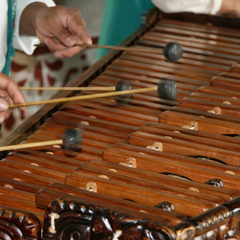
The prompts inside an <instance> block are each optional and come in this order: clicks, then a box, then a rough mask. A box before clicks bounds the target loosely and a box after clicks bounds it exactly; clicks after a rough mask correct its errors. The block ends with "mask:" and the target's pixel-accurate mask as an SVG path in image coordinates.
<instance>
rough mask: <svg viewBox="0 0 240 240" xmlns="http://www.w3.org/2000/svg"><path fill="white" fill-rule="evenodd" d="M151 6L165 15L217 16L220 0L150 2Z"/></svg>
mask: <svg viewBox="0 0 240 240" xmlns="http://www.w3.org/2000/svg"><path fill="white" fill-rule="evenodd" d="M152 2H153V4H154V5H155V6H156V7H157V8H159V9H160V10H162V11H163V12H166V13H176V12H194V13H205V14H212V15H214V14H217V13H218V12H219V10H220V8H221V6H222V0H152Z"/></svg>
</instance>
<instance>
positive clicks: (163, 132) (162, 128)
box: [0, 14, 240, 239]
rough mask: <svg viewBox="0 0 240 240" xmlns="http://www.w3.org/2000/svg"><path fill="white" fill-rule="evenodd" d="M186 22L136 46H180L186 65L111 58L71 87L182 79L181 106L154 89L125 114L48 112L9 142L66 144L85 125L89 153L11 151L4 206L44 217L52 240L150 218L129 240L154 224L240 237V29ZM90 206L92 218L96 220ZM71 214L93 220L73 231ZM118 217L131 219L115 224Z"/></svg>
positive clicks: (92, 102) (94, 102)
mask: <svg viewBox="0 0 240 240" xmlns="http://www.w3.org/2000/svg"><path fill="white" fill-rule="evenodd" d="M185 16H187V19H188V21H183V22H182V21H180V20H176V19H175V15H172V16H171V17H165V16H164V17H163V18H162V19H161V20H160V21H159V22H158V23H156V24H154V25H153V26H152V28H151V30H142V31H141V32H138V34H137V35H136V34H134V35H133V36H132V37H131V38H130V41H128V44H126V42H125V43H124V44H125V45H129V46H132V47H133V48H134V47H136V48H137V47H139V46H141V48H145V47H147V48H156V47H160V48H163V47H164V46H165V45H166V43H167V42H170V41H177V42H179V43H181V44H182V46H183V48H184V55H183V57H182V58H181V59H180V60H179V61H178V62H169V61H166V59H164V57H163V56H162V55H159V54H155V53H140V52H123V53H121V54H120V53H114V52H110V53H109V55H107V56H106V57H105V58H104V59H103V60H102V61H101V62H98V63H97V64H96V65H95V66H93V67H92V68H91V69H89V70H87V72H85V73H84V74H83V75H82V76H81V77H80V78H79V79H76V80H75V81H74V82H73V83H72V84H71V86H73V87H77V86H82V85H89V86H90V87H109V86H115V84H116V82H117V81H118V80H119V79H120V78H129V79H130V80H131V81H132V83H133V87H134V88H137V89H144V88H152V87H153V88H155V87H156V85H157V83H158V81H159V78H162V77H165V78H166V77H167V78H169V77H170V78H174V79H175V80H176V82H177V87H178V91H177V96H176V98H175V99H174V100H167V99H162V98H160V97H159V96H158V93H157V91H151V92H142V93H136V94H133V95H132V97H131V98H130V99H129V101H128V104H125V105H123V104H120V103H118V101H117V99H116V98H112V97H103V98H101V99H88V100H84V101H77V100H75V101H72V102H68V103H65V104H63V103H61V104H60V103H59V104H53V105H48V106H44V107H43V109H42V110H41V111H40V112H39V113H37V114H36V115H35V116H33V117H32V118H31V119H29V120H28V121H27V122H26V123H25V124H26V125H27V126H24V125H23V126H21V127H20V128H19V129H17V130H16V132H15V133H13V134H11V135H10V136H8V137H7V138H6V139H4V140H3V141H1V143H0V145H4V146H5V145H11V144H14V143H15V144H19V145H22V144H25V143H36V142H42V141H46V140H48V141H54V140H57V139H61V136H62V133H63V132H64V131H65V130H67V129H70V128H74V129H77V130H79V131H80V133H81V135H82V139H83V141H82V146H81V149H80V151H79V152H72V151H68V150H65V149H63V148H62V146H61V143H58V144H54V145H50V146H36V147H33V148H24V149H18V150H17V149H16V150H14V151H11V152H9V153H7V152H1V155H2V157H3V159H2V161H1V162H0V173H1V177H0V194H1V198H0V206H4V208H6V207H9V208H10V207H13V205H14V206H15V207H16V208H17V209H18V210H27V211H30V212H31V213H33V214H35V215H36V216H37V217H38V219H39V220H40V222H41V224H43V226H44V227H43V236H44V237H47V238H53V239H54V237H55V238H60V236H72V237H73V235H71V234H73V233H75V232H78V231H79V233H80V232H81V234H83V235H84V236H88V237H89V238H90V236H91V237H92V238H93V237H94V239H103V237H99V236H96V235H94V234H95V232H94V231H96V230H99V229H100V228H101V227H104V229H106V226H105V225H104V223H105V224H106V221H105V222H104V220H103V219H109V221H112V222H111V223H110V225H111V224H112V225H111V227H115V229H118V230H119V229H120V227H119V226H120V225H121V224H126V222H124V221H125V220H126V219H129V222H131V223H132V221H135V220H136V219H138V220H137V221H139V225H134V226H135V227H133V228H134V229H133V230H129V229H130V227H129V225H127V226H128V227H127V231H128V230H129V231H130V232H131V234H130V233H129V232H127V233H126V235H124V236H128V237H129V238H127V239H132V238H131V237H133V236H135V235H134V234H136V232H135V231H136V229H138V230H139V229H145V228H143V227H142V226H143V225H144V224H145V225H146V226H148V227H149V226H150V225H151V224H152V225H151V226H152V227H151V228H150V230H151V231H152V230H156V231H160V232H158V233H159V234H160V233H161V234H162V236H164V237H165V239H193V238H195V237H196V238H197V237H199V239H206V238H207V237H209V238H210V239H226V238H229V239H230V238H234V239H239V222H240V218H239V216H240V215H239V209H240V191H239V186H240V170H239V166H240V147H239V146H240V145H239V143H240V139H239V137H238V135H240V118H239V113H240V111H239V98H240V94H239V91H238V90H239V86H240V84H239V80H240V76H239V70H240V66H239V63H238V61H239V57H240V47H239V43H240V32H239V30H236V29H231V28H226V27H223V26H224V23H223V22H222V21H223V20H221V19H220V18H212V19H210V20H211V21H212V22H213V23H212V24H213V25H214V24H218V25H219V26H209V25H208V24H205V23H203V20H204V19H207V20H209V18H208V17H205V18H204V16H200V17H199V21H200V22H201V24H199V23H198V24H197V23H194V21H195V20H196V19H195V17H194V16H195V15H194V16H193V21H189V19H190V15H188V14H186V15H185ZM179 19H181V16H179ZM204 21H205V20H204ZM226 21H227V22H229V21H230V20H226ZM230 22H231V21H230ZM231 23H232V22H231ZM221 25H222V26H221ZM233 27H234V28H235V25H234V24H233ZM99 92H100V90H99ZM91 94H94V92H93V90H92V89H88V90H87V91H82V92H80V91H79V92H78V91H73V92H71V91H69V92H64V93H63V92H60V93H59V94H58V96H56V99H57V98H63V97H68V96H74V97H88V96H90V95H91ZM40 113H41V114H42V113H43V114H44V116H42V115H41V114H40ZM39 116H40V117H39ZM21 132H22V133H21ZM18 135H19V136H18ZM13 197H14V198H13ZM57 198H61V199H60V200H56V199H57ZM62 198H65V200H64V199H62ZM10 199H13V200H12V201H10ZM50 202H52V203H51V204H50V205H49V203H50ZM80 206H81V207H80ZM107 208H109V209H110V210H107ZM84 209H92V211H89V212H87V213H86V216H85V215H84V214H85V213H84ZM108 211H110V212H111V213H113V215H111V213H109V212H108ZM44 212H45V214H44ZM70 212H71V214H73V215H74V216H75V217H76V219H78V218H80V216H81V217H82V219H80V220H79V221H80V222H81V224H82V225H81V224H80V223H79V224H78V225H75V223H74V222H71V220H69V221H70V222H69V225H65V223H66V222H65V220H64V219H65V216H66V215H67V214H70ZM118 212H123V213H124V214H129V215H131V217H126V216H127V215H124V214H123V215H122V216H124V217H123V218H122V220H121V221H123V222H121V221H120V220H119V219H118V218H117V217H116V218H112V216H116V215H118V214H117V213H118ZM115 214H116V215H115ZM132 216H135V218H134V217H132ZM104 217H105V218H104ZM142 219H147V220H146V222H144V223H143V222H141V221H142ZM54 221H55V222H54ZM76 221H77V220H76ZM118 221H119V222H118ZM137 221H136V222H137ZM144 221H145V220H144ZM151 221H155V224H153V223H152V222H151ZM53 222H54V223H56V224H55V225H54V224H53ZM63 222H64V223H63ZM120 222H121V224H120ZM140 222H141V224H140ZM156 222H157V224H158V225H157V224H156ZM97 223H98V224H99V225H97V226H98V228H94V227H93V226H95V224H97ZM150 223H151V224H150ZM61 224H62V225H61ZM149 224H150V225H149ZM61 226H64V227H62V228H61ZM70 226H74V228H73V229H75V230H71V231H72V232H71V231H70V230H69V228H70ZM89 226H90V227H89ZM100 226H101V227H100ZM121 226H123V225H121ZM136 226H141V228H140V227H138V228H137V227H136ZM79 228H81V231H80V230H79ZM87 228H89V229H91V231H85V230H84V229H87ZM76 229H78V230H76ZM74 231H75V232H74ZM105 231H107V230H105ZM124 231H125V230H124ZM139 231H140V230H139ZM167 232H168V234H167ZM122 233H123V231H122ZM104 234H105V232H104ZM104 234H103V235H104ZM109 234H110V235H109V236H112V237H113V232H111V233H109ZM111 234H112V235H111ZM115 234H116V232H115ZM124 234H125V232H124ZM127 234H130V235H127ZM141 234H142V235H141ZM140 235H141V236H145V235H144V233H143V232H141V233H140V232H137V235H136V236H140ZM76 236H79V235H76ZM104 236H105V235H104ZM159 236H160V235H159ZM105 237H106V236H105ZM148 237H149V236H148ZM137 239H150V237H149V238H147V237H146V238H144V237H138V238H137Z"/></svg>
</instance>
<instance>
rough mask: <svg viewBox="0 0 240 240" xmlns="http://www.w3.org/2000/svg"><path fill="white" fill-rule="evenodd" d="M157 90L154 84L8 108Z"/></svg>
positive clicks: (14, 105) (20, 104) (21, 105)
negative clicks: (148, 86)
mask: <svg viewBox="0 0 240 240" xmlns="http://www.w3.org/2000/svg"><path fill="white" fill-rule="evenodd" d="M157 90H158V87H157V86H156V87H150V88H138V89H131V90H125V91H117V92H109V93H97V94H90V95H85V96H76V97H68V98H57V99H49V100H43V101H36V102H27V103H19V104H13V105H10V106H9V109H10V108H19V107H28V106H34V105H42V104H49V103H60V102H70V101H77V100H84V99H93V98H102V97H112V96H118V95H123V94H133V93H141V92H150V91H157Z"/></svg>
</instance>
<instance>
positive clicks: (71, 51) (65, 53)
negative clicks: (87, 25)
mask: <svg viewBox="0 0 240 240" xmlns="http://www.w3.org/2000/svg"><path fill="white" fill-rule="evenodd" d="M83 49H84V48H82V47H68V48H66V49H63V50H59V51H56V52H55V54H54V56H55V57H56V58H63V57H64V58H70V57H72V56H74V55H76V54H77V53H79V52H80V51H82V50H83Z"/></svg>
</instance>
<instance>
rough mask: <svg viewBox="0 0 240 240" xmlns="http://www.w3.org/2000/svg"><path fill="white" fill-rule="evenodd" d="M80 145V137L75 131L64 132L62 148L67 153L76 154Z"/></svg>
mask: <svg viewBox="0 0 240 240" xmlns="http://www.w3.org/2000/svg"><path fill="white" fill-rule="evenodd" d="M81 145H82V136H81V134H80V132H79V131H78V130H76V129H69V130H66V131H65V132H64V133H63V135H62V146H63V148H64V149H66V150H69V151H74V152H78V151H79V150H80V148H81Z"/></svg>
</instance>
